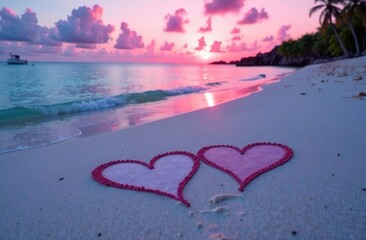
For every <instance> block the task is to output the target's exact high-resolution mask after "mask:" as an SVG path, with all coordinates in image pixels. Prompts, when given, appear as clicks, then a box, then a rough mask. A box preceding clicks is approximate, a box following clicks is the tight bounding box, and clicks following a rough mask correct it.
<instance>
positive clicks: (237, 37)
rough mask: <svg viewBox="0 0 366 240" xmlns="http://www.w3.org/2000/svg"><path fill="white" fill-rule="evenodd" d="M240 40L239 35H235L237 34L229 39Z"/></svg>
mask: <svg viewBox="0 0 366 240" xmlns="http://www.w3.org/2000/svg"><path fill="white" fill-rule="evenodd" d="M240 40H241V36H239V35H237V36H234V37H233V38H232V39H231V41H240Z"/></svg>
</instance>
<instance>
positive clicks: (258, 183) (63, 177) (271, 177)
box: [0, 57, 366, 239]
mask: <svg viewBox="0 0 366 240" xmlns="http://www.w3.org/2000/svg"><path fill="white" fill-rule="evenodd" d="M365 62H366V57H362V58H358V59H347V60H343V61H337V62H331V63H326V64H320V65H311V66H308V67H305V68H302V69H299V70H297V71H296V72H294V73H293V74H292V75H291V76H288V77H285V78H283V79H282V80H281V81H280V82H277V83H274V84H271V85H266V86H264V88H265V90H264V91H262V92H259V93H256V94H253V95H251V96H249V97H245V98H241V99H237V100H235V101H232V102H228V103H224V104H222V105H218V106H214V107H212V108H206V109H202V110H198V111H194V112H189V113H185V114H182V115H178V116H174V117H170V118H166V119H162V120H158V121H155V122H149V123H146V124H143V125H138V126H135V127H131V128H127V129H123V130H119V131H115V132H107V133H103V134H98V135H94V136H90V137H85V138H78V139H72V140H69V141H66V142H62V143H58V144H53V145H49V146H47V147H41V148H34V149H30V150H24V151H19V152H10V153H4V154H1V155H0V169H1V171H2V174H0V183H1V189H2V190H1V194H0V213H1V214H0V220H1V222H2V223H3V224H2V225H1V226H0V238H1V239H19V238H22V237H23V238H25V239H64V238H69V239H81V238H87V239H101V238H100V237H102V238H105V239H114V238H118V237H122V238H126V239H144V238H146V237H147V236H148V237H150V238H151V239H268V238H271V239H287V238H291V237H294V235H296V237H297V238H300V239H317V238H322V239H345V238H347V239H361V238H362V237H363V236H365V234H366V231H365V226H366V220H365V219H366V203H365V201H364V198H365V194H366V192H365V191H366V178H365V175H364V169H366V162H365V161H364V159H363V157H364V156H365V155H366V149H365V148H364V139H366V127H365V124H364V123H365V122H366V114H365V106H366V102H365V101H366V100H365V99H364V98H362V97H355V96H357V95H358V94H359V93H360V92H366V77H365V76H366V64H365ZM358 75H359V76H361V79H360V80H355V78H356V77H357V76H358ZM255 142H275V143H279V144H285V145H287V146H288V147H290V148H291V149H292V150H293V152H294V155H293V157H292V159H290V160H289V161H288V162H287V163H285V164H284V165H282V166H280V167H278V168H275V169H273V170H271V171H269V172H266V173H264V174H262V175H260V176H259V177H257V178H255V179H254V180H253V181H252V182H251V183H250V184H249V185H248V186H247V187H246V189H245V190H244V192H238V190H237V188H238V184H237V183H236V182H235V181H233V180H232V178H230V177H229V176H227V175H226V174H224V173H222V172H220V171H218V170H217V169H214V168H212V167H209V166H208V165H206V164H204V163H201V164H200V167H199V169H198V170H197V173H196V174H195V175H194V176H193V177H192V179H191V180H190V182H189V183H188V184H187V186H186V187H185V189H184V196H185V198H186V199H187V200H188V201H189V202H190V204H191V207H189V208H186V207H185V206H183V205H182V204H178V203H177V201H175V200H172V199H170V198H167V197H164V196H161V195H156V194H152V193H145V192H136V191H131V190H123V189H117V188H112V187H105V186H104V185H101V184H99V183H97V182H95V181H93V179H92V177H91V172H92V171H93V169H95V168H96V167H97V166H99V165H101V164H104V163H107V162H110V161H113V160H122V159H131V160H140V161H144V162H148V161H150V160H151V159H152V158H153V157H154V156H157V155H159V154H162V153H167V152H171V151H187V152H190V153H193V154H197V152H198V151H199V150H200V149H201V148H203V147H205V146H210V145H217V144H228V145H233V146H237V147H240V148H242V147H244V146H246V145H248V144H251V143H255ZM225 194H226V195H232V196H235V197H233V198H229V199H227V200H225V201H222V202H220V203H217V204H216V205H210V203H209V200H210V199H213V198H214V197H215V196H216V197H217V196H219V195H225ZM218 207H219V208H220V209H221V210H220V211H218ZM215 209H216V210H217V211H216V210H215Z"/></svg>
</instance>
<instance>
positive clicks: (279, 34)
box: [277, 25, 291, 43]
mask: <svg viewBox="0 0 366 240" xmlns="http://www.w3.org/2000/svg"><path fill="white" fill-rule="evenodd" d="M290 28H291V25H283V26H282V27H281V28H280V30H278V32H277V39H278V40H279V41H280V42H281V43H282V42H283V41H285V40H287V39H289V38H290V37H291V36H290V35H289V34H287V31H288V30H289V29H290Z"/></svg>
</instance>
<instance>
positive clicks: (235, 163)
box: [198, 143, 293, 191]
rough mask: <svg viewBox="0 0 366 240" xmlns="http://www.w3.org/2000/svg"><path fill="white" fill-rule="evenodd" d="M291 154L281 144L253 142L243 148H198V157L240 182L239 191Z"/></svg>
mask: <svg viewBox="0 0 366 240" xmlns="http://www.w3.org/2000/svg"><path fill="white" fill-rule="evenodd" d="M292 154H293V153H292V150H291V149H290V148H289V147H287V146H285V145H282V144H276V143H254V144H250V145H248V146H246V147H244V148H243V149H239V148H237V147H234V146H229V145H216V146H208V147H204V148H202V149H201V150H199V152H198V157H199V159H201V160H202V161H203V162H204V163H206V164H208V165H210V166H212V167H215V168H217V169H219V170H221V171H223V172H225V173H227V174H229V175H230V176H232V177H233V178H234V179H235V180H236V181H237V182H238V183H239V184H240V187H239V191H243V190H244V188H245V186H246V185H247V184H249V182H250V181H252V180H253V179H254V178H255V177H257V176H259V175H260V174H262V173H264V172H266V171H268V170H271V169H272V168H275V167H277V166H279V165H281V164H283V163H285V162H286V161H288V160H289V159H290V158H291V157H292Z"/></svg>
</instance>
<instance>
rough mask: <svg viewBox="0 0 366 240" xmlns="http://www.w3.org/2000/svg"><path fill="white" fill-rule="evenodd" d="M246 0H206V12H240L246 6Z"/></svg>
mask: <svg viewBox="0 0 366 240" xmlns="http://www.w3.org/2000/svg"><path fill="white" fill-rule="evenodd" d="M244 2H245V0H212V1H211V2H207V1H206V2H205V6H204V7H205V14H207V15H215V14H226V13H231V12H233V13H237V12H240V10H241V8H242V7H243V6H244Z"/></svg>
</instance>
